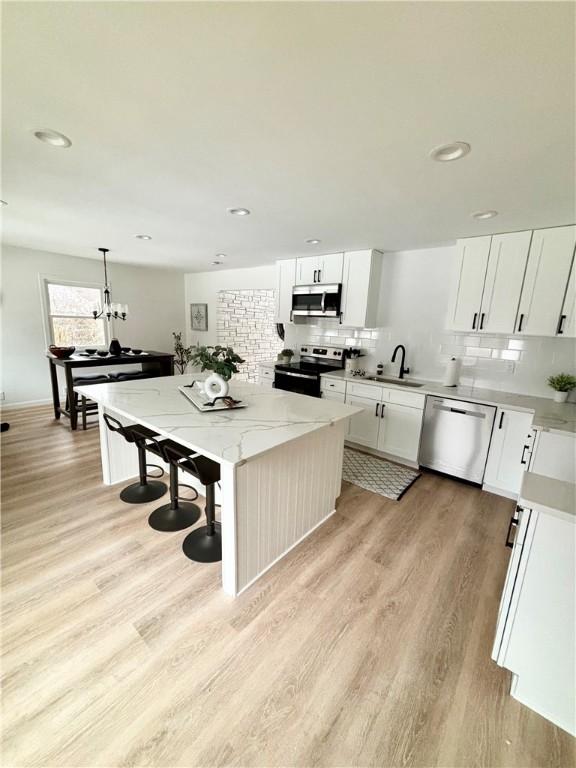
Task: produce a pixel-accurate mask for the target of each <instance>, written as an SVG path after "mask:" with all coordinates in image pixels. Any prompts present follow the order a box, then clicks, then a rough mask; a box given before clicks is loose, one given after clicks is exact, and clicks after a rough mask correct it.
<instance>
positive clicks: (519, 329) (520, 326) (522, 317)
mask: <svg viewBox="0 0 576 768" xmlns="http://www.w3.org/2000/svg"><path fill="white" fill-rule="evenodd" d="M523 322H524V315H520V317H519V319H518V333H520V331H521V330H522V323H523Z"/></svg>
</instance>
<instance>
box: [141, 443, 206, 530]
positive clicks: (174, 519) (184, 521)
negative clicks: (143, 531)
mask: <svg viewBox="0 0 576 768" xmlns="http://www.w3.org/2000/svg"><path fill="white" fill-rule="evenodd" d="M146 447H147V449H148V450H149V451H151V452H152V453H155V454H156V455H157V456H159V457H160V458H161V459H163V460H164V461H166V462H167V463H168V465H169V466H170V503H169V504H163V505H162V506H161V507H158V508H157V509H155V510H154V511H153V512H152V514H151V515H150V517H149V518H148V525H149V526H150V527H151V528H153V529H154V530H155V531H164V532H168V531H183V530H184V529H185V528H190V526H192V525H194V523H196V522H198V520H199V519H200V515H201V514H202V512H201V510H200V507H198V506H197V505H196V504H192V503H191V502H189V501H182V500H181V499H180V498H179V496H178V489H179V488H190V489H191V490H193V491H194V492H195V493H196V497H197V496H198V494H197V492H196V489H195V488H193V487H192V486H191V485H186V484H185V483H179V482H178V461H179V460H181V459H182V458H183V457H186V456H190V455H191V454H193V453H194V451H192V450H189V449H187V448H185V447H184V446H183V445H180V443H176V442H174V441H173V440H169V439H167V440H162V441H161V442H159V441H158V440H156V439H155V437H151V438H150V439H149V441H148V442H147V445H146Z"/></svg>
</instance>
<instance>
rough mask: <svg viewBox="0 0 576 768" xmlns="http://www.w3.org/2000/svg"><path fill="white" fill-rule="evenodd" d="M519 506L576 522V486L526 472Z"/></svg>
mask: <svg viewBox="0 0 576 768" xmlns="http://www.w3.org/2000/svg"><path fill="white" fill-rule="evenodd" d="M519 504H520V506H523V507H524V506H525V507H528V508H530V509H539V510H540V511H542V512H548V513H549V514H552V515H557V516H560V517H563V518H566V519H569V520H571V521H572V522H576V485H574V483H567V482H564V481H563V480H556V479H555V478H553V477H545V476H544V475H537V474H535V473H534V472H525V473H524V477H523V480H522V490H521V492H520V501H519Z"/></svg>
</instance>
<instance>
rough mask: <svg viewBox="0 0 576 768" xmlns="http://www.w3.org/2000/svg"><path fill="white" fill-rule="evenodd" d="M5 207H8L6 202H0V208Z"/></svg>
mask: <svg viewBox="0 0 576 768" xmlns="http://www.w3.org/2000/svg"><path fill="white" fill-rule="evenodd" d="M5 205H8V203H7V202H6V200H0V206H2V207H4V206H5Z"/></svg>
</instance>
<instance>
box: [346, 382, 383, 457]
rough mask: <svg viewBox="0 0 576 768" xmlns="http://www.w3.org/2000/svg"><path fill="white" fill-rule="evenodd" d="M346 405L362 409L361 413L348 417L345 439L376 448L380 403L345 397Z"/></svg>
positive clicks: (369, 399) (357, 397)
mask: <svg viewBox="0 0 576 768" xmlns="http://www.w3.org/2000/svg"><path fill="white" fill-rule="evenodd" d="M346 402H347V403H348V405H355V406H356V407H357V408H362V412H361V413H357V414H355V415H354V416H351V417H350V422H349V425H348V436H347V439H348V440H350V441H352V442H353V443H358V444H359V445H365V446H367V447H368V448H377V446H378V430H379V429H380V401H379V400H372V399H371V398H369V397H360V396H359V395H350V396H348V395H347V396H346Z"/></svg>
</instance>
